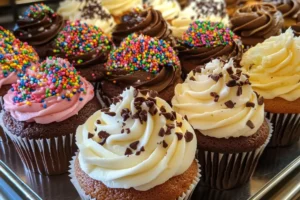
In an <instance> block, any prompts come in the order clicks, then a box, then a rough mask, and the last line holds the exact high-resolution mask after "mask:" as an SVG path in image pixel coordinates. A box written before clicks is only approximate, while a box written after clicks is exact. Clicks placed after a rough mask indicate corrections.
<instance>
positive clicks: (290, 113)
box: [241, 29, 300, 146]
mask: <svg viewBox="0 0 300 200" xmlns="http://www.w3.org/2000/svg"><path fill="white" fill-rule="evenodd" d="M299 46H300V38H299V37H295V36H294V34H293V31H292V30H291V29H288V30H287V31H286V32H285V33H283V34H281V35H279V36H275V37H271V38H269V39H267V40H265V41H264V42H263V43H261V44H258V45H256V46H255V47H253V48H250V49H249V51H248V52H246V54H245V55H244V56H243V59H242V61H241V65H242V66H243V70H245V72H247V73H248V74H249V75H250V81H251V82H252V86H253V89H254V90H255V91H257V92H258V93H260V94H261V95H262V96H263V97H264V98H265V111H266V116H267V118H269V119H270V120H271V122H272V123H273V124H274V132H273V133H272V138H271V141H270V146H287V145H290V144H292V143H296V142H297V141H298V140H299V137H300V114H299V113H300V106H299V105H300V82H299V80H300V60H299V54H300V48H299Z"/></svg>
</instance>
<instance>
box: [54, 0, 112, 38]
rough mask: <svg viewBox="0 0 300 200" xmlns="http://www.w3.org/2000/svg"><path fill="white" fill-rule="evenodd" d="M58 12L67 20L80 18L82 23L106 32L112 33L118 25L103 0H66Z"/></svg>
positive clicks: (60, 5)
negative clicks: (103, 4) (104, 5)
mask: <svg viewBox="0 0 300 200" xmlns="http://www.w3.org/2000/svg"><path fill="white" fill-rule="evenodd" d="M57 13H58V14H60V15H61V16H62V17H63V18H64V19H65V20H70V21H76V20H80V21H81V23H87V24H90V25H94V26H97V27H99V28H101V30H102V31H103V32H104V33H106V34H111V32H112V30H113V28H114V26H115V25H116V23H115V20H114V18H113V17H112V15H111V14H110V13H109V11H108V10H107V9H106V8H104V7H103V6H102V3H101V0H64V1H63V2H61V3H60V4H59V7H58V9H57Z"/></svg>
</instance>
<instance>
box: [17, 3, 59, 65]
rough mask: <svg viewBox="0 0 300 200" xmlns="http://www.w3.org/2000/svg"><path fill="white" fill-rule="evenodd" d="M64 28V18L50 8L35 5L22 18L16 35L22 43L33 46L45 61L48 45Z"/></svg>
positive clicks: (18, 23)
mask: <svg viewBox="0 0 300 200" xmlns="http://www.w3.org/2000/svg"><path fill="white" fill-rule="evenodd" d="M63 26H64V21H63V18H62V17H61V16H60V15H57V14H56V13H55V12H54V11H53V10H52V9H51V8H50V7H48V6H46V5H44V4H34V5H32V6H30V7H29V8H28V9H27V10H26V11H25V12H24V14H23V15H22V16H20V19H19V20H18V21H17V26H16V28H15V30H14V34H15V36H16V37H17V38H19V39H20V40H21V41H23V42H28V44H29V45H31V46H33V48H34V49H35V50H36V51H37V53H38V55H39V56H40V58H42V59H43V58H45V57H46V49H47V45H48V44H49V43H51V41H53V40H54V38H55V37H56V36H57V34H58V32H59V31H60V30H61V29H62V28H63Z"/></svg>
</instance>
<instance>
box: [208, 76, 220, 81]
mask: <svg viewBox="0 0 300 200" xmlns="http://www.w3.org/2000/svg"><path fill="white" fill-rule="evenodd" d="M209 77H210V78H211V79H212V80H214V81H216V82H218V81H219V79H220V75H214V74H212V75H209Z"/></svg>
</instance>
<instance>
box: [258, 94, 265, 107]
mask: <svg viewBox="0 0 300 200" xmlns="http://www.w3.org/2000/svg"><path fill="white" fill-rule="evenodd" d="M257 103H258V105H260V106H261V105H263V104H264V97H263V96H261V97H258V99H257Z"/></svg>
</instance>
